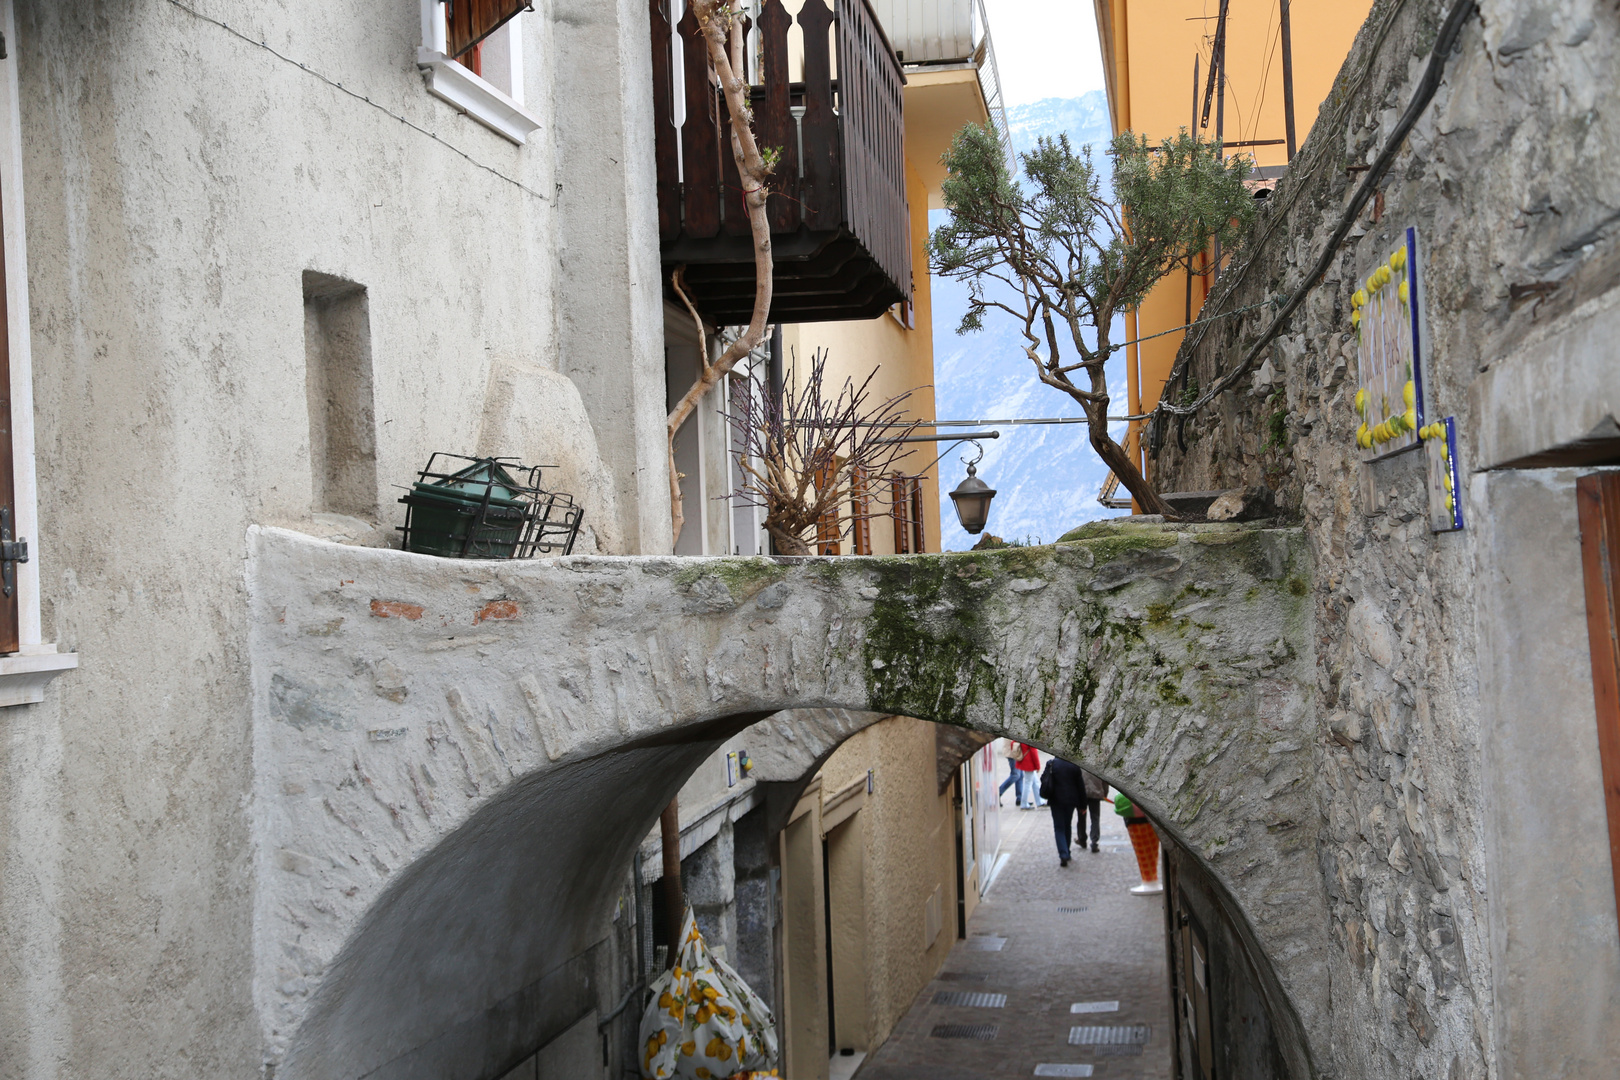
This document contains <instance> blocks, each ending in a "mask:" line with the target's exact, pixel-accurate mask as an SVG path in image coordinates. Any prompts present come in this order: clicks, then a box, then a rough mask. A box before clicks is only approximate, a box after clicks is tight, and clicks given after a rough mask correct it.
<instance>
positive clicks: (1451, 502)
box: [1418, 416, 1463, 532]
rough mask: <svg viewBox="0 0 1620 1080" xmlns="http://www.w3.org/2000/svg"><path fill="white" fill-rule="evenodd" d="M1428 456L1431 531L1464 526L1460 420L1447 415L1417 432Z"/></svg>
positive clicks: (1446, 530)
mask: <svg viewBox="0 0 1620 1080" xmlns="http://www.w3.org/2000/svg"><path fill="white" fill-rule="evenodd" d="M1418 435H1419V437H1421V438H1422V439H1423V449H1424V450H1425V451H1427V453H1428V456H1429V530H1430V531H1431V532H1455V531H1456V530H1458V529H1461V528H1462V527H1463V510H1462V472H1461V470H1460V469H1458V467H1457V418H1456V417H1454V416H1447V417H1445V418H1444V419H1441V420H1436V421H1435V422H1434V423H1432V424H1425V425H1423V426H1422V427H1421V428H1419V429H1418Z"/></svg>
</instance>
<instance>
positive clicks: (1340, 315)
mask: <svg viewBox="0 0 1620 1080" xmlns="http://www.w3.org/2000/svg"><path fill="white" fill-rule="evenodd" d="M1450 6H1451V4H1450V2H1449V0H1404V2H1403V0H1380V2H1378V3H1376V4H1375V5H1374V6H1373V10H1372V12H1371V14H1370V16H1369V18H1368V21H1367V23H1366V25H1365V26H1364V28H1363V30H1362V32H1361V34H1360V36H1359V37H1358V39H1357V41H1356V44H1355V47H1354V48H1353V49H1352V51H1351V53H1350V56H1349V58H1348V59H1347V60H1346V62H1345V65H1344V68H1343V70H1342V72H1341V74H1340V76H1339V79H1338V81H1337V83H1336V84H1335V87H1334V91H1333V93H1332V95H1330V97H1329V98H1328V100H1327V101H1326V102H1325V103H1324V104H1323V106H1322V112H1321V115H1320V117H1319V118H1318V119H1317V121H1316V124H1315V126H1314V128H1312V130H1311V133H1310V136H1309V138H1308V139H1307V141H1306V143H1305V145H1304V146H1303V147H1302V148H1301V150H1300V153H1299V155H1298V156H1297V157H1296V159H1295V168H1294V171H1293V174H1291V175H1290V176H1289V177H1287V178H1285V179H1284V180H1283V181H1282V183H1281V184H1280V185H1279V187H1278V189H1277V191H1276V192H1275V194H1274V195H1273V196H1272V197H1271V199H1270V201H1269V202H1268V203H1267V204H1265V206H1264V208H1263V209H1262V211H1261V213H1260V216H1259V220H1258V222H1257V226H1256V233H1257V236H1258V237H1259V239H1258V240H1251V241H1250V244H1249V246H1248V247H1246V248H1244V249H1240V250H1239V251H1238V253H1237V255H1236V257H1235V258H1234V260H1233V261H1232V263H1231V264H1230V265H1229V266H1228V268H1227V270H1226V271H1225V273H1224V274H1223V276H1222V278H1221V280H1220V282H1219V284H1218V285H1217V288H1216V290H1215V293H1214V295H1213V296H1212V297H1211V299H1210V302H1209V304H1208V305H1207V306H1206V308H1205V309H1204V311H1203V317H1206V318H1207V317H1209V316H1210V315H1212V314H1214V313H1216V312H1219V311H1227V310H1233V309H1236V308H1238V307H1242V306H1245V305H1250V304H1255V303H1259V302H1262V301H1265V300H1267V299H1268V298H1274V297H1278V296H1286V295H1288V294H1289V293H1291V292H1292V291H1293V290H1296V289H1299V288H1301V287H1302V286H1305V285H1306V284H1307V283H1305V282H1304V281H1302V278H1303V275H1304V273H1305V271H1306V268H1308V267H1309V266H1310V265H1311V264H1312V263H1313V262H1314V261H1315V259H1316V258H1317V257H1318V254H1319V253H1320V252H1321V251H1322V250H1323V247H1324V245H1325V243H1326V240H1327V237H1328V234H1329V233H1330V231H1331V230H1332V228H1333V226H1334V224H1335V223H1336V221H1337V220H1338V218H1339V216H1340V214H1341V213H1342V211H1343V208H1344V207H1345V206H1346V205H1347V203H1348V200H1349V198H1350V194H1351V192H1352V191H1353V189H1354V185H1356V184H1359V183H1360V181H1361V178H1362V177H1363V176H1364V175H1366V174H1365V173H1364V172H1363V171H1361V168H1360V167H1364V166H1365V165H1366V164H1367V163H1370V162H1371V161H1372V160H1373V159H1374V158H1375V157H1376V155H1377V154H1378V152H1379V150H1380V149H1381V148H1382V146H1383V144H1384V142H1385V140H1386V138H1387V133H1388V132H1389V131H1390V130H1391V128H1392V127H1393V126H1394V124H1395V122H1396V120H1397V118H1398V116H1399V115H1400V113H1401V111H1402V110H1403V109H1404V108H1405V106H1406V103H1407V102H1408V100H1410V98H1411V96H1412V93H1413V89H1414V87H1415V86H1416V83H1417V81H1418V79H1419V77H1420V76H1421V74H1422V72H1423V69H1424V67H1425V65H1426V64H1427V62H1428V54H1429V51H1430V48H1431V45H1432V42H1433V41H1434V39H1435V36H1436V33H1437V31H1438V28H1439V26H1440V24H1441V22H1442V20H1443V19H1444V17H1445V15H1446V12H1447V11H1448V10H1449V8H1450ZM1617 30H1620V12H1617V10H1616V8H1615V5H1614V4H1613V3H1590V2H1584V0H1561V2H1535V3H1523V2H1509V0H1483V2H1482V3H1480V4H1479V6H1478V10H1477V11H1476V13H1475V14H1474V15H1473V16H1471V17H1470V19H1469V22H1468V24H1467V25H1466V27H1465V28H1464V31H1463V35H1462V38H1461V42H1460V45H1459V48H1458V49H1457V51H1456V53H1455V54H1454V55H1453V56H1452V57H1451V59H1450V61H1449V63H1448V65H1447V67H1446V71H1445V81H1444V83H1443V84H1442V86H1441V88H1440V90H1439V93H1438V95H1437V96H1436V97H1435V99H1434V100H1433V102H1432V103H1431V104H1430V106H1429V108H1428V109H1427V111H1426V112H1425V114H1424V115H1423V116H1422V118H1421V120H1420V121H1419V122H1418V124H1417V126H1416V128H1415V129H1414V130H1413V131H1412V133H1411V134H1410V136H1409V137H1408V138H1407V140H1406V141H1405V143H1404V145H1403V146H1402V148H1401V151H1400V154H1399V156H1398V158H1397V159H1396V161H1395V163H1394V165H1393V167H1392V168H1391V169H1390V170H1389V172H1388V173H1387V175H1386V176H1385V177H1384V179H1383V181H1382V183H1381V187H1380V188H1379V189H1378V194H1377V196H1376V198H1375V199H1374V200H1373V201H1372V202H1371V203H1370V204H1369V206H1368V208H1367V210H1366V211H1364V212H1363V213H1362V215H1361V217H1360V220H1359V221H1358V223H1357V225H1356V227H1355V229H1354V230H1353V232H1352V234H1351V236H1350V238H1349V239H1348V240H1347V241H1346V242H1345V243H1344V245H1343V246H1342V248H1341V249H1340V253H1339V256H1338V258H1337V259H1336V260H1335V261H1334V263H1333V264H1332V267H1331V268H1330V269H1329V271H1328V272H1327V273H1326V275H1324V279H1323V280H1322V281H1320V282H1319V283H1317V284H1316V285H1315V287H1314V289H1313V291H1312V292H1311V294H1310V297H1309V299H1308V300H1307V302H1306V303H1305V304H1304V305H1303V306H1302V307H1301V308H1300V309H1299V310H1298V311H1297V312H1296V313H1295V315H1294V316H1293V318H1292V320H1291V322H1290V324H1289V325H1288V326H1287V327H1286V333H1284V334H1283V335H1282V336H1280V337H1279V338H1278V339H1277V340H1276V341H1275V343H1274V344H1273V345H1272V346H1271V347H1270V349H1269V350H1268V352H1267V353H1265V354H1263V356H1262V360H1263V363H1260V364H1258V365H1257V370H1256V371H1255V372H1254V373H1253V375H1252V378H1251V377H1248V376H1245V378H1244V379H1243V380H1242V382H1241V383H1240V384H1239V385H1238V387H1236V388H1235V389H1234V390H1233V391H1231V392H1229V393H1228V394H1226V395H1225V396H1224V397H1222V398H1220V399H1217V401H1216V402H1214V403H1213V404H1212V405H1211V406H1209V407H1207V408H1206V409H1204V410H1203V411H1202V412H1201V413H1200V414H1198V415H1197V416H1196V417H1194V418H1193V419H1191V420H1190V421H1189V422H1187V423H1186V424H1185V429H1184V430H1183V431H1179V432H1178V430H1177V428H1176V426H1175V425H1174V424H1171V425H1167V426H1166V429H1165V430H1164V431H1163V432H1162V433H1161V439H1162V442H1161V445H1160V447H1159V449H1158V451H1157V456H1156V457H1155V459H1154V461H1153V465H1154V468H1155V469H1156V474H1157V479H1158V483H1159V485H1160V487H1161V490H1169V491H1173V490H1200V489H1210V488H1230V487H1236V486H1242V485H1247V484H1253V483H1257V482H1265V483H1268V484H1269V485H1271V486H1272V487H1273V488H1274V489H1275V490H1276V492H1277V494H1278V499H1279V503H1280V505H1281V507H1282V509H1283V511H1284V513H1285V514H1287V515H1288V516H1290V517H1292V518H1295V519H1297V520H1299V521H1300V522H1301V523H1302V524H1303V526H1304V530H1305V534H1306V536H1307V538H1308V541H1309V546H1310V549H1311V552H1312V558H1313V560H1314V564H1315V566H1316V567H1317V578H1316V584H1315V593H1314V597H1315V604H1316V626H1317V634H1318V650H1317V654H1316V659H1317V663H1318V670H1317V691H1318V693H1319V695H1320V698H1319V702H1318V708H1317V710H1316V714H1317V716H1319V717H1320V718H1321V729H1320V731H1319V732H1318V733H1317V744H1318V746H1319V748H1320V754H1319V771H1318V773H1317V776H1316V780H1315V791H1316V797H1317V798H1318V799H1319V800H1320V803H1321V807H1322V816H1323V820H1324V821H1325V822H1326V824H1325V827H1324V828H1323V830H1322V834H1321V836H1320V839H1319V853H1320V864H1321V870H1322V874H1323V877H1324V880H1325V883H1326V887H1327V890H1328V893H1329V896H1330V906H1331V910H1332V938H1333V948H1332V949H1331V961H1330V970H1331V983H1330V989H1331V1014H1332V1017H1333V1045H1332V1048H1331V1058H1332V1061H1331V1062H1325V1061H1324V1062H1320V1063H1319V1065H1321V1066H1322V1067H1323V1072H1324V1075H1327V1074H1331V1075H1336V1076H1343V1077H1358V1078H1359V1077H1367V1078H1375V1077H1396V1076H1399V1077H1410V1076H1426V1077H1448V1078H1455V1080H1460V1078H1463V1077H1468V1078H1475V1077H1483V1076H1486V1075H1490V1074H1492V1073H1494V1072H1496V1068H1495V1067H1494V1066H1493V1064H1492V1063H1493V1060H1494V1058H1493V1050H1492V1046H1493V1042H1494V1041H1496V1040H1497V1038H1498V1036H1497V1034H1495V1033H1493V1031H1492V1024H1493V1023H1494V1022H1496V1021H1494V1020H1493V985H1492V984H1493V979H1501V978H1503V977H1504V973H1502V972H1493V971H1492V970H1491V964H1490V944H1489V941H1488V940H1487V938H1488V936H1489V934H1488V931H1487V927H1488V924H1489V919H1488V898H1489V896H1490V890H1489V888H1488V883H1487V882H1486V881H1485V879H1484V870H1485V867H1486V844H1487V836H1486V828H1485V825H1484V819H1485V817H1486V813H1485V806H1484V804H1483V802H1482V794H1481V790H1482V789H1481V783H1480V771H1481V770H1480V766H1479V761H1480V749H1481V747H1480V738H1479V731H1478V716H1477V701H1476V695H1477V679H1478V671H1477V667H1476V654H1475V636H1474V618H1475V616H1474V611H1475V603H1476V592H1475V590H1476V585H1475V580H1474V577H1475V575H1474V572H1473V568H1474V562H1473V553H1472V550H1471V545H1472V544H1473V543H1474V541H1473V540H1472V538H1471V537H1472V534H1471V533H1470V532H1466V531H1465V532H1462V533H1442V534H1431V532H1430V531H1429V527H1428V521H1427V516H1426V515H1427V495H1426V484H1425V474H1424V455H1423V452H1422V451H1421V450H1420V451H1417V452H1413V453H1407V454H1404V455H1401V456H1399V457H1396V458H1394V459H1390V460H1386V461H1385V462H1381V463H1378V464H1375V465H1373V466H1370V467H1367V466H1362V465H1361V464H1359V462H1358V460H1357V459H1358V455H1357V452H1356V451H1355V448H1354V432H1355V429H1356V427H1357V424H1358V423H1359V419H1358V417H1357V416H1356V414H1355V410H1354V407H1353V402H1352V398H1353V395H1354V392H1355V383H1356V342H1355V338H1354V336H1353V334H1352V333H1351V325H1350V321H1349V316H1350V312H1351V294H1352V293H1353V292H1354V291H1355V290H1356V288H1357V287H1358V284H1357V280H1358V277H1365V276H1366V275H1367V273H1369V272H1370V270H1371V269H1372V267H1373V266H1375V265H1376V263H1377V261H1381V259H1382V258H1383V256H1384V255H1385V254H1387V253H1388V251H1390V250H1392V249H1393V248H1394V247H1395V246H1396V244H1397V243H1398V242H1399V236H1400V233H1401V231H1402V230H1404V229H1405V228H1406V227H1407V226H1413V225H1415V226H1416V227H1417V229H1418V231H1419V242H1420V251H1421V256H1420V258H1421V260H1422V262H1421V266H1422V272H1423V274H1424V275H1425V284H1426V299H1427V316H1426V332H1427V342H1426V346H1427V354H1426V356H1425V357H1424V363H1425V369H1424V370H1425V379H1426V380H1427V385H1428V400H1429V404H1430V409H1429V418H1430V419H1433V418H1434V417H1436V416H1448V415H1455V416H1456V417H1457V423H1458V429H1459V431H1460V432H1462V433H1464V435H1463V437H1462V439H1461V444H1462V445H1461V448H1460V457H1461V459H1462V460H1461V464H1462V466H1463V474H1464V476H1465V480H1464V482H1463V487H1464V488H1467V486H1468V481H1467V479H1466V476H1467V472H1468V470H1469V469H1470V468H1477V467H1484V466H1490V465H1496V464H1500V462H1494V461H1485V462H1480V461H1477V460H1475V459H1474V456H1473V455H1475V454H1476V452H1477V447H1478V442H1477V441H1476V440H1474V439H1473V437H1472V436H1473V433H1475V432H1477V431H1478V430H1480V428H1481V427H1482V426H1483V425H1485V424H1487V423H1493V424H1497V425H1499V426H1500V425H1502V424H1504V423H1508V424H1513V423H1521V424H1524V425H1529V424H1534V423H1536V422H1537V418H1536V417H1534V416H1533V415H1532V414H1533V413H1534V411H1535V409H1536V403H1535V402H1533V401H1524V402H1523V403H1522V407H1523V410H1524V412H1523V414H1517V413H1516V414H1514V415H1513V416H1509V417H1507V418H1505V419H1504V417H1503V416H1501V415H1485V414H1484V413H1485V412H1486V410H1483V409H1482V408H1481V407H1480V405H1479V402H1480V400H1481V398H1480V397H1479V395H1478V393H1477V390H1475V392H1474V395H1473V396H1472V397H1471V396H1470V392H1471V389H1473V387H1474V384H1475V383H1476V381H1479V380H1480V379H1481V376H1482V375H1483V374H1484V373H1485V372H1487V371H1489V369H1490V368H1491V366H1492V364H1493V362H1496V361H1497V360H1498V359H1499V358H1501V357H1503V356H1505V355H1506V354H1508V353H1510V352H1512V351H1513V350H1514V349H1516V348H1523V347H1525V345H1526V343H1527V342H1533V340H1534V335H1537V334H1539V333H1544V332H1546V329H1547V327H1548V326H1549V325H1554V324H1557V323H1558V322H1559V321H1560V320H1562V319H1564V318H1565V317H1566V316H1568V315H1570V313H1572V312H1577V310H1578V309H1582V307H1583V305H1585V306H1586V307H1587V308H1590V307H1591V306H1592V305H1593V304H1595V303H1596V304H1601V303H1604V302H1605V301H1604V300H1603V299H1602V297H1603V294H1604V293H1606V292H1607V291H1608V290H1610V289H1611V288H1612V287H1613V286H1614V285H1615V283H1616V281H1617V280H1620V251H1617V247H1616V244H1615V243H1614V234H1615V230H1616V223H1617V222H1620V180H1617V179H1616V178H1617V176H1620V100H1617V92H1616V86H1615V80H1614V78H1613V73H1614V72H1615V71H1616V70H1620V57H1617V55H1616V43H1617ZM1268 230H1269V231H1268ZM1612 295H1614V294H1611V298H1612ZM1594 298H1597V299H1594ZM1275 310H1276V308H1275V306H1274V305H1273V306H1267V307H1265V308H1263V309H1261V310H1258V311H1254V312H1251V313H1249V314H1247V315H1244V316H1241V317H1234V318H1232V319H1229V320H1225V321H1222V322H1218V323H1215V324H1213V326H1212V328H1211V331H1210V332H1209V333H1208V334H1207V335H1206V336H1205V337H1204V339H1203V340H1202V342H1201V343H1200V342H1197V341H1193V340H1189V342H1188V344H1187V345H1184V347H1183V359H1186V358H1187V357H1188V356H1189V355H1190V356H1191V363H1190V367H1189V372H1190V379H1184V380H1182V381H1180V382H1179V383H1177V384H1175V385H1172V386H1171V387H1170V388H1169V390H1168V392H1167V396H1168V397H1169V398H1171V399H1172V400H1182V399H1183V397H1182V396H1183V394H1186V393H1189V392H1190V391H1194V390H1196V388H1197V387H1208V386H1210V385H1211V384H1212V382H1213V381H1214V380H1215V379H1216V378H1218V377H1219V375H1220V374H1221V373H1222V372H1224V371H1229V370H1232V368H1233V366H1234V365H1236V364H1237V363H1238V362H1239V361H1240V360H1241V358H1242V356H1243V355H1244V353H1245V351H1246V350H1247V348H1248V347H1249V343H1250V342H1252V341H1254V340H1255V339H1256V338H1257V337H1258V335H1259V334H1260V332H1261V331H1262V330H1263V328H1264V327H1265V326H1266V325H1267V324H1268V323H1269V322H1270V320H1271V319H1272V318H1273V316H1274V313H1275ZM1611 363H1612V361H1611ZM1570 377H1572V376H1570ZM1497 412H1500V410H1497ZM1467 510H1468V507H1467V506H1466V505H1465V513H1466V512H1467ZM1532 795H1533V793H1532V792H1529V791H1524V792H1522V793H1521V796H1522V797H1531V796H1532ZM1577 1052H1578V1053H1584V1052H1585V1051H1577ZM1572 1060H1573V1059H1572ZM1560 1075H1571V1076H1573V1075H1582V1076H1584V1075H1588V1074H1587V1073H1586V1072H1583V1071H1580V1070H1579V1069H1577V1070H1576V1071H1572V1072H1567V1073H1564V1072H1561V1073H1560ZM1592 1075H1597V1074H1596V1073H1594V1074H1592Z"/></svg>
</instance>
